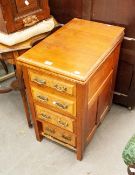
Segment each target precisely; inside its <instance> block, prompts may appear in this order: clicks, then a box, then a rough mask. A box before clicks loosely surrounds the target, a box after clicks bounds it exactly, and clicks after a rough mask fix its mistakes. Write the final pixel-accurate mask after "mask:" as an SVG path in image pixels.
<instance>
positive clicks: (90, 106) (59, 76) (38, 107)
mask: <svg viewBox="0 0 135 175" xmlns="http://www.w3.org/2000/svg"><path fill="white" fill-rule="evenodd" d="M123 36H124V28H121V27H116V26H108V25H106V24H101V23H96V22H90V21H86V20H81V19H77V18H75V19H73V20H71V21H70V22H69V23H67V24H66V25H65V26H63V27H62V28H61V29H59V30H57V32H55V33H53V34H52V35H51V36H50V37H49V38H47V39H45V40H43V41H42V42H40V43H39V44H38V45H36V46H35V47H34V48H32V49H30V50H29V51H28V52H25V53H24V54H23V55H22V56H20V57H19V58H18V59H17V68H18V67H19V69H20V70H22V72H23V79H24V82H25V86H26V89H27V92H28V99H29V103H30V108H31V111H32V117H33V121H34V128H35V132H36V137H37V140H39V141H41V140H42V139H43V138H44V137H46V138H49V139H51V140H53V141H55V142H57V143H60V144H61V145H64V146H65V147H68V148H70V149H72V150H74V151H76V152H77V159H78V160H81V159H82V157H83V152H84V149H85V147H86V145H87V144H88V143H89V141H90V140H91V138H92V136H93V135H94V133H95V131H96V128H97V127H98V125H99V124H100V123H101V122H102V120H103V119H104V117H105V116H106V113H107V112H108V111H109V109H110V107H111V103H112V93H113V91H114V83H115V77H116V71H117V65H118V60H119V51H120V44H121V41H122V39H123ZM19 74H21V73H19ZM20 89H21V88H20Z"/></svg>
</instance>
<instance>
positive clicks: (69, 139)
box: [62, 134, 71, 141]
mask: <svg viewBox="0 0 135 175" xmlns="http://www.w3.org/2000/svg"><path fill="white" fill-rule="evenodd" d="M62 138H63V139H65V140H68V141H71V137H70V136H65V135H64V134H62Z"/></svg>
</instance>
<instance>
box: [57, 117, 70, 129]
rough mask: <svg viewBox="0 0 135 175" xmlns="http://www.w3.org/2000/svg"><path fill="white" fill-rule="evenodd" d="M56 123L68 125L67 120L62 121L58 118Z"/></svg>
mask: <svg viewBox="0 0 135 175" xmlns="http://www.w3.org/2000/svg"><path fill="white" fill-rule="evenodd" d="M58 123H59V124H60V125H61V126H63V127H65V128H66V127H68V122H64V121H62V120H60V119H58Z"/></svg>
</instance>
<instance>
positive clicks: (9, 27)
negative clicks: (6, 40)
mask: <svg viewBox="0 0 135 175" xmlns="http://www.w3.org/2000/svg"><path fill="white" fill-rule="evenodd" d="M49 16H50V9H49V5H48V0H1V1H0V31H2V32H6V33H11V32H15V31H17V30H20V29H23V28H25V27H29V26H31V25H33V24H35V23H37V22H39V21H41V20H43V19H46V18H49Z"/></svg>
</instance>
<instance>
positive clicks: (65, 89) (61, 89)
mask: <svg viewBox="0 0 135 175" xmlns="http://www.w3.org/2000/svg"><path fill="white" fill-rule="evenodd" d="M53 87H54V89H56V90H57V91H59V92H67V88H66V87H64V86H59V85H58V84H55V85H54V86H53Z"/></svg>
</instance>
